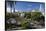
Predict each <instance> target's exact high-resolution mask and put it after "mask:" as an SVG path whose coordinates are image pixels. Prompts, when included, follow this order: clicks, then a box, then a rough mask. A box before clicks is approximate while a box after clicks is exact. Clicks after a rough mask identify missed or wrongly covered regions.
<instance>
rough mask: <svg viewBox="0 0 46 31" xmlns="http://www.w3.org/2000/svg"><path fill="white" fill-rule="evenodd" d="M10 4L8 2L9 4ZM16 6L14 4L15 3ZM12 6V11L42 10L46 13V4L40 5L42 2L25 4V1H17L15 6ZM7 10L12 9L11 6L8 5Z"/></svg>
mask: <svg viewBox="0 0 46 31" xmlns="http://www.w3.org/2000/svg"><path fill="white" fill-rule="evenodd" d="M7 3H8V2H7ZM13 4H14V3H13ZM13 4H12V6H13V7H12V11H13V9H14V7H15V11H20V12H22V11H24V12H25V11H27V12H28V11H32V10H40V9H41V11H42V12H44V10H45V4H44V3H40V2H23V1H17V2H16V4H15V5H13ZM40 5H41V8H40ZM7 8H8V9H9V8H11V7H10V4H9V3H8V4H7Z"/></svg>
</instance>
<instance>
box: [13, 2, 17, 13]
mask: <svg viewBox="0 0 46 31" xmlns="http://www.w3.org/2000/svg"><path fill="white" fill-rule="evenodd" d="M15 4H16V2H14V11H13V12H14V13H15Z"/></svg>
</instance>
